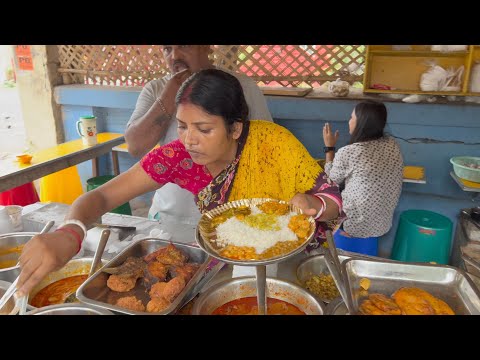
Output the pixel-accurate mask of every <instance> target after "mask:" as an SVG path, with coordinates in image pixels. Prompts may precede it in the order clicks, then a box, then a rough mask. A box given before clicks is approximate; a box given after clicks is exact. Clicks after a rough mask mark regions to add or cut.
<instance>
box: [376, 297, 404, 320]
mask: <svg viewBox="0 0 480 360" xmlns="http://www.w3.org/2000/svg"><path fill="white" fill-rule="evenodd" d="M368 299H369V300H370V301H371V302H372V303H373V305H375V306H376V307H377V308H379V309H380V310H382V311H384V312H385V313H387V314H389V315H401V314H402V310H401V309H400V308H399V307H398V305H397V304H396V303H395V301H393V300H392V299H390V298H389V297H387V296H385V295H383V294H370V295H369V296H368Z"/></svg>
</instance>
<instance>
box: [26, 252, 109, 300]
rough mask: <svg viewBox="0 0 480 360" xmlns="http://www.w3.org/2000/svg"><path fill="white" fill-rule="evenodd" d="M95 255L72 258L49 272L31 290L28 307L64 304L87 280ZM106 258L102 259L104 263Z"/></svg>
mask: <svg viewBox="0 0 480 360" xmlns="http://www.w3.org/2000/svg"><path fill="white" fill-rule="evenodd" d="M92 261H93V257H82V258H78V259H73V260H70V261H69V262H68V263H67V264H66V265H65V266H64V267H63V268H61V269H60V270H58V271H54V272H52V273H50V274H48V275H47V276H46V277H45V278H44V279H43V280H42V281H41V282H40V283H39V284H38V285H37V286H36V287H34V288H33V290H32V291H31V292H30V296H29V300H28V304H29V305H28V308H29V309H35V308H43V307H45V306H50V305H58V304H64V303H65V302H66V301H68V300H67V299H71V298H72V297H70V298H69V295H71V294H74V293H75V292H76V291H77V289H78V288H79V287H80V285H82V284H83V283H84V282H85V280H87V277H88V273H89V272H90V267H91V265H92ZM105 263H106V260H102V265H104V264H105Z"/></svg>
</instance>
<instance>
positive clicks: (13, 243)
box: [0, 232, 38, 282]
mask: <svg viewBox="0 0 480 360" xmlns="http://www.w3.org/2000/svg"><path fill="white" fill-rule="evenodd" d="M37 234H38V233H37V232H16V233H7V234H2V235H0V280H3V281H8V282H13V281H15V279H16V278H17V276H18V275H19V274H20V267H19V266H18V265H17V263H18V259H19V257H20V254H21V252H22V249H23V246H24V245H25V244H26V243H27V242H28V241H29V240H30V239H31V238H32V237H34V236H35V235H37Z"/></svg>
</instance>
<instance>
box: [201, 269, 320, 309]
mask: <svg viewBox="0 0 480 360" xmlns="http://www.w3.org/2000/svg"><path fill="white" fill-rule="evenodd" d="M266 293H267V314H268V315H323V314H324V305H323V304H322V302H321V301H319V300H317V299H316V298H315V297H314V296H313V295H312V294H310V293H309V292H308V291H306V290H305V289H303V288H301V287H300V286H298V285H295V284H293V283H291V282H288V281H284V280H280V279H275V278H267V291H266ZM256 296H257V288H256V279H255V277H251V276H246V277H238V278H233V279H229V280H226V281H224V282H221V283H219V284H216V285H213V286H212V287H210V288H208V289H207V290H206V291H205V292H204V293H202V294H201V295H200V297H199V298H198V299H197V300H196V301H195V303H194V305H193V309H192V314H193V315H258V307H257V297H256Z"/></svg>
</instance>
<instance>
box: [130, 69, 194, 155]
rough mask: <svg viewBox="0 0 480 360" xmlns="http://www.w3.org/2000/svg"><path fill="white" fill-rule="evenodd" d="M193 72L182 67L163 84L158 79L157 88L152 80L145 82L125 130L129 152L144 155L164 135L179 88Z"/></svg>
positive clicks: (171, 119) (170, 121) (171, 117)
mask: <svg viewBox="0 0 480 360" xmlns="http://www.w3.org/2000/svg"><path fill="white" fill-rule="evenodd" d="M190 75H191V73H190V72H189V71H188V70H184V71H181V72H179V73H177V74H175V76H173V77H172V78H171V79H170V80H168V81H167V82H166V83H164V85H163V86H162V84H161V83H155V86H157V87H158V88H157V89H156V88H155V87H154V85H152V82H150V83H148V84H147V85H145V87H144V88H143V90H142V92H141V93H140V95H139V97H138V100H137V104H136V106H135V110H134V111H133V114H132V117H131V118H130V120H129V122H128V124H127V129H126V130H125V140H126V142H127V144H128V152H129V153H130V155H132V156H134V157H142V156H143V155H145V154H146V153H147V152H149V151H150V150H151V149H152V148H153V147H154V146H155V145H157V144H158V142H159V141H160V139H162V138H163V137H164V136H165V134H166V133H167V130H168V128H169V127H170V125H171V124H172V121H173V114H174V112H175V96H176V94H177V91H178V89H179V88H180V85H181V84H182V83H183V82H184V81H185V80H186V79H187V78H188V76H190ZM154 81H155V80H154Z"/></svg>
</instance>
